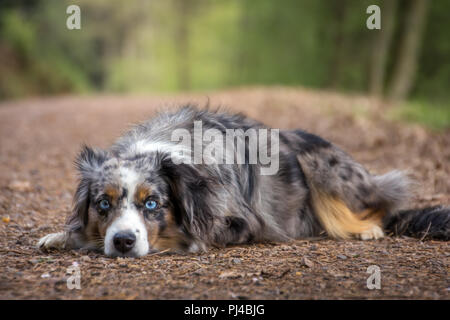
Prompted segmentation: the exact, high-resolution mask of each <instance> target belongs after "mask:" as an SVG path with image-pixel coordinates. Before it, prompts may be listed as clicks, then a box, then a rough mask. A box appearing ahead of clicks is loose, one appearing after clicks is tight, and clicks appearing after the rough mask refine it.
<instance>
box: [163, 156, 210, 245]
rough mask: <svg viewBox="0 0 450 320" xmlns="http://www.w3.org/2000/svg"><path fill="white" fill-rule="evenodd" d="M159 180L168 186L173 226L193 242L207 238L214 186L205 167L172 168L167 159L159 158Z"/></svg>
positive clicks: (170, 162)
mask: <svg viewBox="0 0 450 320" xmlns="http://www.w3.org/2000/svg"><path fill="white" fill-rule="evenodd" d="M158 157H159V160H158V161H159V163H160V168H161V171H162V172H161V173H162V176H163V177H164V178H165V179H166V181H167V182H168V184H169V186H170V191H171V192H170V193H171V194H170V198H171V204H172V205H173V207H174V208H173V209H174V216H175V222H176V223H177V224H178V225H179V226H181V227H182V229H183V230H184V231H185V232H186V233H188V235H190V236H192V237H194V238H198V237H199V238H202V237H203V236H204V235H207V234H209V233H210V232H208V231H210V228H211V226H212V222H213V212H214V211H213V209H214V208H211V207H210V206H211V203H213V201H210V200H211V197H214V196H213V194H214V191H213V189H214V182H213V181H212V179H211V178H209V176H208V175H207V172H205V171H204V170H205V167H204V166H196V165H191V164H183V163H181V164H175V163H173V162H172V160H171V158H170V156H167V155H163V154H159V155H158Z"/></svg>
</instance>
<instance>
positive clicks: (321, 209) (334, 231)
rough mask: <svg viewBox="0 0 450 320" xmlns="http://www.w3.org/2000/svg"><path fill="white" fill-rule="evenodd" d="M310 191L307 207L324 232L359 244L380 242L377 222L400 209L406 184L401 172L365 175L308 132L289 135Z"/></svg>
mask: <svg viewBox="0 0 450 320" xmlns="http://www.w3.org/2000/svg"><path fill="white" fill-rule="evenodd" d="M289 137H290V142H291V143H293V144H294V146H295V147H294V148H293V149H294V150H295V151H296V153H297V159H298V160H299V163H300V164H301V167H302V170H303V172H304V175H305V178H306V182H307V184H308V187H309V189H310V194H311V200H312V201H311V205H312V207H313V209H314V211H315V214H316V215H317V217H318V218H319V220H320V222H321V224H322V226H323V228H324V229H325V230H326V231H327V233H328V234H329V235H330V236H332V237H335V238H349V237H351V236H353V237H356V238H360V239H363V240H367V239H377V238H381V237H383V235H384V233H383V230H382V219H383V217H384V216H385V215H386V214H389V213H391V212H395V211H396V210H398V209H399V208H401V207H402V206H403V204H404V203H405V202H406V200H407V199H408V198H409V196H410V186H411V181H410V180H409V179H408V178H407V177H406V176H405V175H403V174H402V173H401V172H398V171H393V172H390V173H388V174H385V175H382V176H374V175H371V174H370V173H369V172H368V171H367V170H366V169H365V168H364V167H363V166H362V165H360V164H359V163H357V162H356V161H354V160H353V159H352V158H351V157H350V156H349V155H348V154H347V153H345V152H344V151H342V150H341V149H339V148H338V147H336V146H334V145H333V144H331V143H329V142H327V141H325V140H323V139H321V138H319V137H317V136H314V135H311V134H308V133H304V132H301V131H294V132H290V133H289Z"/></svg>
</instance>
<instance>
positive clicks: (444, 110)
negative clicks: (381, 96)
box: [388, 100, 450, 130]
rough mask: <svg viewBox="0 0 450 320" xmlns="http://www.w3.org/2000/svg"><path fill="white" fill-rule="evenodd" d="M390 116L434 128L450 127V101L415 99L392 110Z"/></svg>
mask: <svg viewBox="0 0 450 320" xmlns="http://www.w3.org/2000/svg"><path fill="white" fill-rule="evenodd" d="M388 116H389V117H391V118H393V119H397V120H405V121H409V122H415V123H420V124H423V125H425V126H427V127H429V128H431V129H433V130H443V129H450V103H446V104H445V103H442V104H432V103H429V102H426V101H420V100H414V101H412V102H408V103H404V104H403V105H401V106H399V107H397V108H394V109H392V110H391V111H390V113H389V115H388Z"/></svg>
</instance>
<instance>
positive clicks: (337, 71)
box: [328, 0, 347, 89]
mask: <svg viewBox="0 0 450 320" xmlns="http://www.w3.org/2000/svg"><path fill="white" fill-rule="evenodd" d="M331 6H332V11H333V20H334V26H335V28H336V29H335V34H334V37H333V38H334V39H333V42H334V54H333V57H332V59H331V66H330V77H329V80H328V83H329V86H330V87H331V88H333V89H336V88H337V87H338V86H339V83H340V80H341V73H342V71H341V69H342V64H343V60H344V58H343V57H344V55H345V53H344V49H345V44H344V40H345V35H344V24H345V15H346V10H347V0H340V1H336V2H334V1H332V2H331Z"/></svg>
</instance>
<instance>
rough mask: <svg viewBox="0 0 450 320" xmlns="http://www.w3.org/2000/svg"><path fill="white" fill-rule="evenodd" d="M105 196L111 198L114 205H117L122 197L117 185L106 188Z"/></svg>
mask: <svg viewBox="0 0 450 320" xmlns="http://www.w3.org/2000/svg"><path fill="white" fill-rule="evenodd" d="M104 192H105V194H106V195H107V196H108V197H109V199H110V200H111V202H112V204H113V205H117V201H118V199H119V197H120V189H119V187H117V186H115V185H109V186H106V187H105V191H104Z"/></svg>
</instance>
